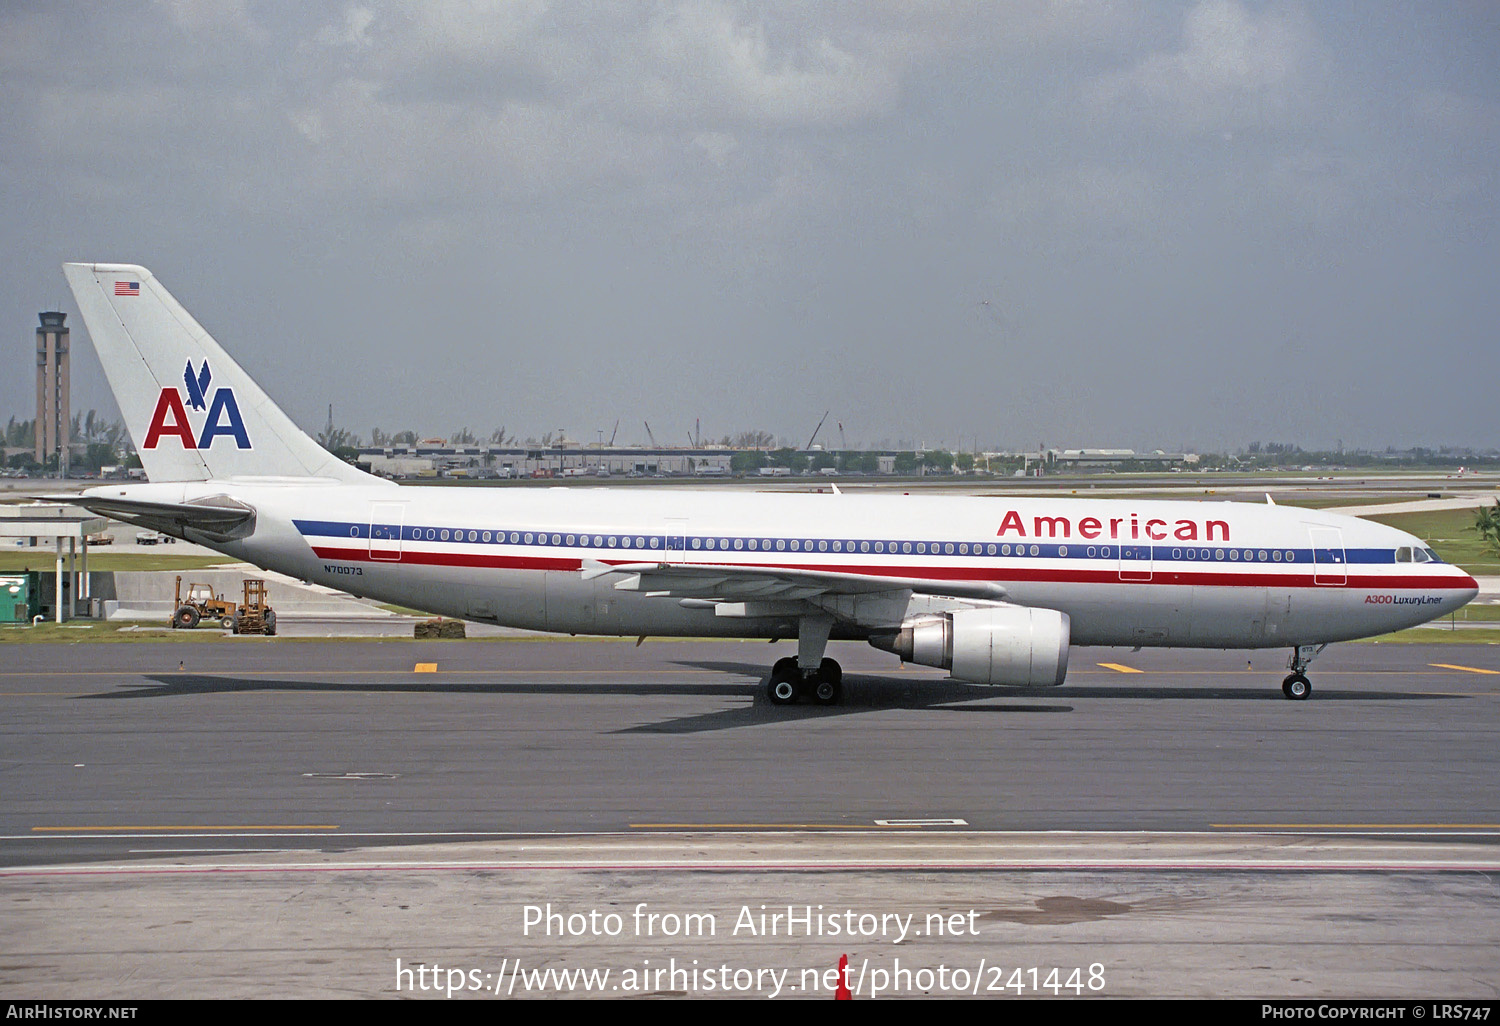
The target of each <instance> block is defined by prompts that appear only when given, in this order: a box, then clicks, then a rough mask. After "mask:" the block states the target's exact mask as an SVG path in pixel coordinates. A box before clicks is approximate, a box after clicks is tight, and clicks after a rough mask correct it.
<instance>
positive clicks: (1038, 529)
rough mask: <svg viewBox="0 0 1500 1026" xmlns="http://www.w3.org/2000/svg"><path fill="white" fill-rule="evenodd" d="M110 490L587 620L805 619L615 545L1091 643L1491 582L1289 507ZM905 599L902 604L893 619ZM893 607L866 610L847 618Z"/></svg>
mask: <svg viewBox="0 0 1500 1026" xmlns="http://www.w3.org/2000/svg"><path fill="white" fill-rule="evenodd" d="M94 494H98V495H100V496H121V497H133V498H138V499H146V500H153V501H164V502H184V501H192V500H194V499H200V498H203V497H207V496H214V495H229V496H232V497H234V498H236V499H238V500H240V501H243V502H245V503H248V504H250V505H251V506H253V507H254V508H255V510H256V522H255V530H254V532H253V534H251V535H250V536H249V537H246V538H244V539H241V540H238V541H233V542H225V543H217V544H215V543H212V542H209V543H208V544H213V545H214V547H215V548H218V549H220V550H221V551H223V552H225V553H227V554H229V555H232V556H234V557H236V558H240V559H244V560H246V561H248V562H252V563H255V564H257V565H259V566H262V567H266V568H268V569H271V570H275V571H278V572H280V573H284V574H288V575H290V576H293V577H297V578H300V579H303V580H307V581H310V582H315V583H318V584H324V585H328V586H331V587H335V588H339V589H341V590H343V591H347V592H350V593H352V594H355V595H360V596H367V597H371V598H376V599H379V600H382V601H385V602H391V603H398V604H401V605H406V606H411V607H415V608H419V609H425V610H430V611H432V612H436V613H442V614H445V615H448V616H453V617H459V618H464V619H469V620H477V621H484V622H490V623H498V624H505V625H508V626H514V627H524V628H532V629H537V630H546V631H557V632H565V633H570V634H608V635H644V634H651V635H691V636H723V637H773V638H774V637H793V636H795V635H796V633H797V621H796V619H795V617H790V616H784V615H775V614H773V615H766V616H754V615H751V616H745V615H740V616H726V615H722V611H717V610H716V609H715V608H714V607H713V605H712V604H711V603H702V602H700V603H690V602H682V601H678V600H676V599H674V598H672V597H670V596H662V595H653V594H651V593H650V592H641V591H629V590H621V588H619V587H617V585H618V584H619V578H618V577H617V576H610V575H608V574H606V575H602V576H591V575H590V574H588V573H585V572H584V571H585V570H587V569H589V568H590V567H599V566H601V565H605V566H607V565H610V564H642V563H649V564H667V565H669V566H671V567H682V566H687V565H711V566H733V567H746V568H773V569H787V568H793V569H808V570H816V571H820V572H824V573H837V574H846V575H855V576H861V575H868V576H870V577H875V578H882V579H887V578H894V579H905V580H913V581H923V582H930V583H934V584H935V583H936V582H958V583H962V584H969V585H973V584H991V585H996V586H998V587H999V588H1000V589H1003V593H1004V601H1006V602H1009V603H1014V604H1017V605H1022V606H1033V607H1045V608H1049V609H1056V610H1059V611H1061V612H1063V613H1066V614H1067V616H1068V617H1069V618H1071V621H1072V642H1073V644H1075V645H1132V646H1134V645H1144V646H1187V647H1214V648H1231V647H1235V648H1238V647H1245V648H1261V647H1288V646H1295V645H1310V644H1321V643H1324V642H1331V641H1341V640H1348V639H1352V638H1359V637H1368V636H1371V635H1376V634H1382V633H1386V632H1388V631H1392V630H1398V629H1401V628H1404V627H1410V626H1413V625H1415V624H1419V623H1423V622H1425V621H1427V620H1430V619H1433V618H1434V617H1437V616H1440V615H1443V614H1446V613H1448V612H1451V611H1452V610H1455V609H1457V608H1459V607H1460V606H1462V605H1463V604H1464V603H1466V602H1467V601H1469V600H1470V599H1471V598H1473V597H1474V595H1475V594H1476V592H1477V586H1476V583H1475V581H1474V579H1473V578H1472V577H1470V576H1469V575H1468V574H1467V573H1466V572H1464V571H1463V570H1461V569H1459V568H1458V567H1454V566H1451V565H1448V564H1445V563H1442V562H1439V561H1436V560H1433V559H1431V558H1430V556H1429V555H1428V550H1426V549H1425V547H1424V545H1423V543H1422V542H1421V541H1419V540H1418V539H1416V538H1413V537H1412V536H1411V535H1408V534H1406V533H1404V532H1402V531H1398V530H1396V529H1394V528H1390V527H1385V526H1383V525H1380V524H1376V523H1373V522H1370V521H1365V520H1360V519H1356V518H1353V517H1347V516H1341V515H1337V514H1331V513H1321V512H1318V511H1315V510H1307V509H1300V508H1295V507H1287V506H1272V505H1264V506H1262V505H1249V504H1239V503H1209V502H1182V501H1161V500H1140V501H1136V500H1130V499H1123V500H1091V499H1053V498H1009V497H993V498H991V497H951V496H936V497H934V496H912V495H891V494H847V493H845V494H787V493H762V492H745V491H738V490H729V489H718V490H687V489H636V488H624V489H621V488H613V489H611V488H547V489H532V488H505V489H490V488H441V487H439V488H434V487H394V486H390V485H374V484H372V485H369V486H365V485H358V484H355V485H351V484H347V483H344V484H340V483H334V482H329V483H326V484H318V483H309V482H308V481H307V480H305V479H302V480H290V479H289V480H286V481H272V480H265V479H244V480H239V479H236V480H227V481H208V482H198V483H190V484H161V485H138V486H127V487H124V488H119V487H114V488H100V489H96V490H94ZM187 536H188V537H189V538H190V539H192V540H195V541H202V540H203V539H201V538H198V537H195V536H194V534H193V533H192V532H191V531H189V532H188V533H187ZM1413 553H1416V554H1417V555H1415V556H1414V555H1413ZM1403 557H1404V558H1403ZM931 590H938V591H940V590H941V588H940V587H935V588H930V589H929V591H931ZM919 598H920V597H919ZM913 602H914V603H917V602H918V599H913ZM915 608H916V605H914V606H913V609H915ZM902 616H903V613H902V611H900V610H897V611H894V612H892V613H891V614H890V615H889V616H888V619H890V620H892V621H894V622H893V623H891V624H889V626H894V625H896V624H897V623H899V622H900V619H901V617H902ZM876 626H882V625H874V624H871V623H870V622H869V621H868V618H866V619H865V620H863V621H860V622H856V623H853V624H849V623H845V624H842V625H840V626H837V627H835V633H834V636H835V637H862V636H865V634H867V633H868V631H869V630H870V629H874V628H875V627H876Z"/></svg>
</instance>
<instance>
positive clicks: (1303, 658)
mask: <svg viewBox="0 0 1500 1026" xmlns="http://www.w3.org/2000/svg"><path fill="white" fill-rule="evenodd" d="M1327 647H1328V646H1327V645H1298V646H1297V647H1296V648H1294V649H1292V658H1291V659H1289V660H1287V664H1286V665H1287V668H1288V669H1290V670H1291V671H1292V673H1291V676H1289V677H1287V679H1286V680H1284V681H1282V682H1281V693H1282V694H1283V695H1285V696H1286V697H1288V698H1290V699H1291V700H1292V701H1294V702H1305V701H1307V697H1308V696H1309V695H1311V694H1312V681H1310V680H1308V679H1307V664H1308V663H1310V662H1312V661H1313V660H1314V659H1316V658H1318V656H1319V654H1321V653H1322V651H1323V650H1324V649H1325V648H1327Z"/></svg>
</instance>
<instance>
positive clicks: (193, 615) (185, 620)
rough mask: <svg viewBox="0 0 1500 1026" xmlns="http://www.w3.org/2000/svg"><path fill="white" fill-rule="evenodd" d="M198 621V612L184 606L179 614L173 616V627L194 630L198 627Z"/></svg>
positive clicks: (178, 611)
mask: <svg viewBox="0 0 1500 1026" xmlns="http://www.w3.org/2000/svg"><path fill="white" fill-rule="evenodd" d="M198 620H199V616H198V610H196V609H194V608H193V607H192V606H183V607H182V608H181V609H179V610H177V612H175V613H173V614H172V626H173V627H182V628H184V629H186V630H192V629H193V628H194V627H196V626H198Z"/></svg>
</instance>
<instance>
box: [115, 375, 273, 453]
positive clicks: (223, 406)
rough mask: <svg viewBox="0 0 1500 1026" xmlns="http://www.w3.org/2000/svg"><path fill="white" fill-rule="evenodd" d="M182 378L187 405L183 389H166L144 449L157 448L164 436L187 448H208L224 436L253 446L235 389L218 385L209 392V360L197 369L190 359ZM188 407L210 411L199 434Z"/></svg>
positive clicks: (152, 416)
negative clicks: (189, 414)
mask: <svg viewBox="0 0 1500 1026" xmlns="http://www.w3.org/2000/svg"><path fill="white" fill-rule="evenodd" d="M182 380H183V382H184V383H185V384H186V385H187V405H186V406H184V405H183V402H182V392H181V390H180V389H176V388H164V389H162V390H161V395H160V396H158V397H157V399H156V410H155V411H154V412H153V413H152V414H151V426H150V427H148V428H147V429H146V441H145V442H144V443H143V444H142V445H141V448H142V449H155V448H156V447H157V445H158V444H159V443H160V442H161V440H162V439H163V438H176V439H178V441H180V442H181V443H182V447H183V448H184V449H207V448H210V447H212V445H213V444H214V439H215V438H218V437H219V436H220V435H227V436H229V437H231V438H233V439H234V444H235V446H236V448H240V449H248V448H250V436H249V435H247V434H246V433H245V421H244V419H243V418H242V417H241V416H240V404H239V403H237V402H235V400H234V389H232V388H217V389H214V391H213V395H212V396H211V397H210V395H209V385H210V384H211V383H212V381H213V373H212V372H211V371H210V370H209V369H208V361H207V360H204V361H203V366H202V368H200V369H199V370H198V371H196V372H195V371H194V370H193V361H192V360H189V361H188V362H187V368H186V369H185V370H184V371H183V372H182ZM188 407H192V408H193V409H194V410H202V409H207V410H208V413H207V415H206V416H204V418H203V428H202V430H201V431H200V432H199V433H198V434H197V435H196V436H195V435H194V433H193V426H192V424H191V422H190V421H189V420H188Z"/></svg>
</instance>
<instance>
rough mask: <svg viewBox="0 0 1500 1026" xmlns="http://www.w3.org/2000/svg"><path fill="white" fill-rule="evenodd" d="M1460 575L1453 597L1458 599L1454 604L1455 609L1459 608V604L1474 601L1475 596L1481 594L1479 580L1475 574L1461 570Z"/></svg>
mask: <svg viewBox="0 0 1500 1026" xmlns="http://www.w3.org/2000/svg"><path fill="white" fill-rule="evenodd" d="M1458 576H1459V582H1458V588H1457V590H1456V591H1455V592H1454V595H1453V597H1454V598H1455V599H1457V600H1458V602H1457V605H1455V606H1454V608H1455V609H1457V608H1458V607H1459V606H1463V605H1467V604H1468V603H1470V602H1473V601H1474V598H1475V596H1477V595H1478V594H1479V582H1478V581H1476V580H1475V579H1474V575H1473V574H1469V573H1465V572H1464V571H1462V570H1460V571H1459V572H1458Z"/></svg>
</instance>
